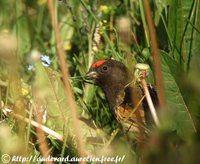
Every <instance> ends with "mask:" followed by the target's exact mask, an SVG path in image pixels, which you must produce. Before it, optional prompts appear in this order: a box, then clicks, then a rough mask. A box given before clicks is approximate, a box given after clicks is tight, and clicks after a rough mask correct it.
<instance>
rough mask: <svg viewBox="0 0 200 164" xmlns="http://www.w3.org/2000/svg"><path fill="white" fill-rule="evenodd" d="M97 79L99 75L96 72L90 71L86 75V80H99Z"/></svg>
mask: <svg viewBox="0 0 200 164" xmlns="http://www.w3.org/2000/svg"><path fill="white" fill-rule="evenodd" d="M97 77H98V74H97V72H96V71H89V72H88V73H86V75H85V79H86V80H94V79H97Z"/></svg>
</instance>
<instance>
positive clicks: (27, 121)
mask: <svg viewBox="0 0 200 164" xmlns="http://www.w3.org/2000/svg"><path fill="white" fill-rule="evenodd" d="M10 115H11V116H12V117H14V118H16V119H19V120H22V121H24V122H26V123H30V124H31V125H32V126H34V127H36V128H39V129H41V130H42V131H44V132H45V133H47V134H49V135H51V136H52V137H55V138H56V139H58V140H59V141H62V142H63V140H64V139H63V136H61V135H60V134H59V133H57V132H55V131H53V130H51V129H49V128H48V127H46V126H44V125H42V124H39V123H38V122H36V121H33V120H29V119H28V118H26V117H23V116H21V115H19V114H16V113H13V112H12V113H10Z"/></svg>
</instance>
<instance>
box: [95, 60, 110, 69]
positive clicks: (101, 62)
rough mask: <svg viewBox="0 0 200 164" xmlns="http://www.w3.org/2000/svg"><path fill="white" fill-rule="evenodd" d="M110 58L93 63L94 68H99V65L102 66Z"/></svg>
mask: <svg viewBox="0 0 200 164" xmlns="http://www.w3.org/2000/svg"><path fill="white" fill-rule="evenodd" d="M107 61H108V60H105V59H104V60H99V61H97V62H96V63H94V64H92V68H98V67H99V66H101V65H102V64H103V63H105V62H107Z"/></svg>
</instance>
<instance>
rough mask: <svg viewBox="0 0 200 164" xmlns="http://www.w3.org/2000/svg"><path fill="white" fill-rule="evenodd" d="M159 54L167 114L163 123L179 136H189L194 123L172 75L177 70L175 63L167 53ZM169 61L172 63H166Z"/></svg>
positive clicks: (192, 130)
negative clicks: (165, 122)
mask: <svg viewBox="0 0 200 164" xmlns="http://www.w3.org/2000/svg"><path fill="white" fill-rule="evenodd" d="M161 54H162V56H161V59H162V72H163V80H164V87H165V88H164V89H165V97H166V101H167V113H168V114H169V115H168V116H167V119H166V120H165V121H167V124H168V125H169V126H170V127H171V129H172V130H176V131H177V133H178V134H179V135H180V136H184V135H187V134H189V133H190V134H191V133H192V132H194V123H193V120H192V119H191V116H190V113H189V111H188V108H187V106H186V104H185V102H184V100H183V97H182V95H181V92H180V90H179V87H178V85H177V83H176V80H175V77H174V75H173V74H174V72H175V68H177V65H175V64H176V62H175V61H173V60H172V59H170V57H169V56H168V54H167V53H164V52H162V53H161ZM167 56H168V57H167ZM169 60H171V61H172V62H168V61H169Z"/></svg>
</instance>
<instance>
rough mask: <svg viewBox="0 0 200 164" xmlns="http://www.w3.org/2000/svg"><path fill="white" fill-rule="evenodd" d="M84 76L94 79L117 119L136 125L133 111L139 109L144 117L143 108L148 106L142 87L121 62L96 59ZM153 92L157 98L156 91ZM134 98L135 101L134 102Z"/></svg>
mask: <svg viewBox="0 0 200 164" xmlns="http://www.w3.org/2000/svg"><path fill="white" fill-rule="evenodd" d="M85 77H86V79H88V80H95V82H96V83H97V84H98V85H99V86H100V87H101V88H102V89H103V91H104V92H105V95H106V98H107V100H108V104H109V108H110V111H111V112H112V114H113V116H114V118H116V120H117V121H119V122H123V123H125V124H129V126H136V127H137V124H138V121H137V119H136V115H135V111H136V110H139V112H140V115H141V117H142V118H144V111H143V109H144V108H148V106H147V104H146V100H145V97H144V96H143V92H142V89H141V88H140V86H139V85H138V84H135V83H134V82H133V81H134V76H133V75H132V74H131V73H130V71H129V70H128V68H127V67H126V66H125V65H124V64H123V63H121V62H118V61H116V60H112V59H108V60H100V61H97V62H96V63H94V64H93V65H92V66H91V68H90V70H89V72H88V73H87V74H86V76H85ZM133 84H134V85H133ZM152 91H153V90H152ZM153 94H154V96H155V99H157V95H156V92H155V93H153ZM134 98H136V99H137V101H135V102H134ZM142 106H143V107H144V108H143V107H142ZM144 110H146V109H144ZM143 121H144V119H143ZM143 121H142V123H144V122H143Z"/></svg>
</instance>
